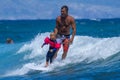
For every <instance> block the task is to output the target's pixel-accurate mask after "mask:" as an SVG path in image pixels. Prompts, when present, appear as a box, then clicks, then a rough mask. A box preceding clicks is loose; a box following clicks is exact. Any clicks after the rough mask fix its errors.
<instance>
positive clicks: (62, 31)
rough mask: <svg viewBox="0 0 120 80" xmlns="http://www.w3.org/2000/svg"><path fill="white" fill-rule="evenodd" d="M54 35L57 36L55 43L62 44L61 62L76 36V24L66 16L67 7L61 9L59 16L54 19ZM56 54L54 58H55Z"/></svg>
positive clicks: (71, 18) (70, 17)
mask: <svg viewBox="0 0 120 80" xmlns="http://www.w3.org/2000/svg"><path fill="white" fill-rule="evenodd" d="M71 28H72V36H71V38H70V29H71ZM54 33H55V34H56V35H57V42H58V43H61V44H63V54H62V60H63V59H65V58H66V56H67V52H68V49H69V45H70V44H71V43H72V42H73V40H74V36H75V34H76V24H75V20H74V18H73V17H72V16H70V15H68V6H66V5H64V6H62V7H61V15H60V16H58V17H57V19H56V27H55V29H54ZM57 52H58V50H57V51H56V54H55V56H54V58H56V57H57Z"/></svg>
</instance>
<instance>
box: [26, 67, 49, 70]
mask: <svg viewBox="0 0 120 80" xmlns="http://www.w3.org/2000/svg"><path fill="white" fill-rule="evenodd" d="M27 68H29V69H32V70H38V71H47V70H48V68H47V67H44V66H27Z"/></svg>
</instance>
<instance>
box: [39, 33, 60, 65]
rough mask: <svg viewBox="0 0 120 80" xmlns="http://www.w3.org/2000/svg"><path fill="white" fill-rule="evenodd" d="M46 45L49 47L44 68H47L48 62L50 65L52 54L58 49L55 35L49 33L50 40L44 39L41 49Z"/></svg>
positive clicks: (58, 45)
mask: <svg viewBox="0 0 120 80" xmlns="http://www.w3.org/2000/svg"><path fill="white" fill-rule="evenodd" d="M46 44H49V45H50V47H49V50H48V52H47V55H46V65H45V67H47V66H48V63H49V61H50V63H52V60H53V56H54V54H55V53H56V51H57V50H58V49H59V48H60V44H59V43H57V41H56V35H55V34H54V33H53V32H52V33H50V38H48V37H46V38H45V40H44V43H43V45H42V46H41V47H43V46H44V45H46Z"/></svg>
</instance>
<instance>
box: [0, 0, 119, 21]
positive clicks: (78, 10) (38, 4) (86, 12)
mask: <svg viewBox="0 0 120 80" xmlns="http://www.w3.org/2000/svg"><path fill="white" fill-rule="evenodd" d="M63 5H67V6H68V7H69V15H71V16H73V17H74V18H75V19H96V18H120V0H0V20H4V19H8V20H9V19H10V20H16V19H56V17H57V16H59V15H60V9H61V6H63Z"/></svg>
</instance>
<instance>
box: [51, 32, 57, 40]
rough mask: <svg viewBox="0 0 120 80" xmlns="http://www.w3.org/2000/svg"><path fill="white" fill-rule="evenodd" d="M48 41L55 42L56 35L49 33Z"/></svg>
mask: <svg viewBox="0 0 120 80" xmlns="http://www.w3.org/2000/svg"><path fill="white" fill-rule="evenodd" d="M50 39H51V40H55V39H56V35H55V33H54V32H52V33H50Z"/></svg>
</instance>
